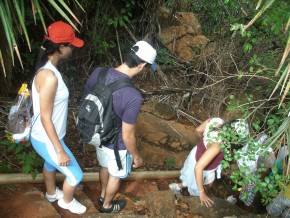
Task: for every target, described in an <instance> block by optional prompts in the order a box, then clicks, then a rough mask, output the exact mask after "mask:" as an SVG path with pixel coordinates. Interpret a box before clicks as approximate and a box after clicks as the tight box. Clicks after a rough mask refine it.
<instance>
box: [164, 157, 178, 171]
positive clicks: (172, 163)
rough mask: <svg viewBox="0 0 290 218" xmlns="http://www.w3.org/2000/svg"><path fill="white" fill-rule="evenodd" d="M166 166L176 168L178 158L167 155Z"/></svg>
mask: <svg viewBox="0 0 290 218" xmlns="http://www.w3.org/2000/svg"><path fill="white" fill-rule="evenodd" d="M164 166H165V168H166V169H174V168H175V167H176V160H175V158H174V157H167V158H165V160H164Z"/></svg>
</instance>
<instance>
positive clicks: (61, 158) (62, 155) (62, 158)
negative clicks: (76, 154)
mask: <svg viewBox="0 0 290 218" xmlns="http://www.w3.org/2000/svg"><path fill="white" fill-rule="evenodd" d="M57 157H58V164H59V165H60V166H63V167H64V166H68V165H69V163H70V158H69V156H68V155H67V153H66V152H65V151H60V152H58V153H57Z"/></svg>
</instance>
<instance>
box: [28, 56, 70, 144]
mask: <svg viewBox="0 0 290 218" xmlns="http://www.w3.org/2000/svg"><path fill="white" fill-rule="evenodd" d="M41 69H48V70H51V71H52V72H53V73H54V75H55V76H56V77H57V80H58V84H57V90H56V94H55V99H54V104H53V113H52V122H53V125H54V127H55V130H56V133H57V135H58V137H59V139H62V138H63V137H64V136H65V134H66V125H67V113H68V97H69V92H68V89H67V87H66V85H65V83H64V81H63V79H62V76H61V74H60V72H59V71H58V70H57V69H56V67H55V66H54V65H53V64H52V63H51V62H50V61H48V62H47V63H46V64H45V65H44V66H43V67H41ZM34 80H35V77H34ZM34 80H33V83H32V101H33V114H34V119H33V121H32V124H33V126H32V130H31V137H32V138H34V139H36V140H38V141H42V142H45V141H47V140H49V138H48V136H47V134H46V131H45V130H44V128H43V125H42V122H41V119H40V104H39V93H38V92H37V90H36V87H35V84H34Z"/></svg>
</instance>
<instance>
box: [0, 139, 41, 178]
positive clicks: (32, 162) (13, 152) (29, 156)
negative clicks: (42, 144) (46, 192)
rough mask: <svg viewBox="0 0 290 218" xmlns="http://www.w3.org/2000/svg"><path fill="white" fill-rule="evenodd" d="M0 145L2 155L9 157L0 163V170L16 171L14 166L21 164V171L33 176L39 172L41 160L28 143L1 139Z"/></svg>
mask: <svg viewBox="0 0 290 218" xmlns="http://www.w3.org/2000/svg"><path fill="white" fill-rule="evenodd" d="M0 147H1V151H2V155H5V156H6V158H9V161H7V162H3V164H0V170H1V172H9V171H16V169H15V166H21V171H22V172H23V173H31V174H32V175H33V176H35V175H36V174H37V173H39V169H40V167H41V165H42V160H41V159H40V158H39V157H38V155H37V154H36V153H35V152H34V150H33V149H32V147H31V144H30V143H28V142H26V143H19V144H16V143H13V142H11V141H9V140H2V141H0ZM2 170H3V171H2Z"/></svg>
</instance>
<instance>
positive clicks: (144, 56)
mask: <svg viewBox="0 0 290 218" xmlns="http://www.w3.org/2000/svg"><path fill="white" fill-rule="evenodd" d="M133 47H137V48H138V49H135V48H134V49H133ZM131 50H132V51H133V52H134V53H135V54H136V55H137V56H138V57H139V58H140V59H141V60H143V61H145V62H146V63H149V64H151V65H154V64H155V59H156V56H157V52H156V50H155V49H154V48H153V47H152V46H151V45H150V44H149V43H148V42H145V41H138V42H136V44H135V45H133V46H132V48H131Z"/></svg>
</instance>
